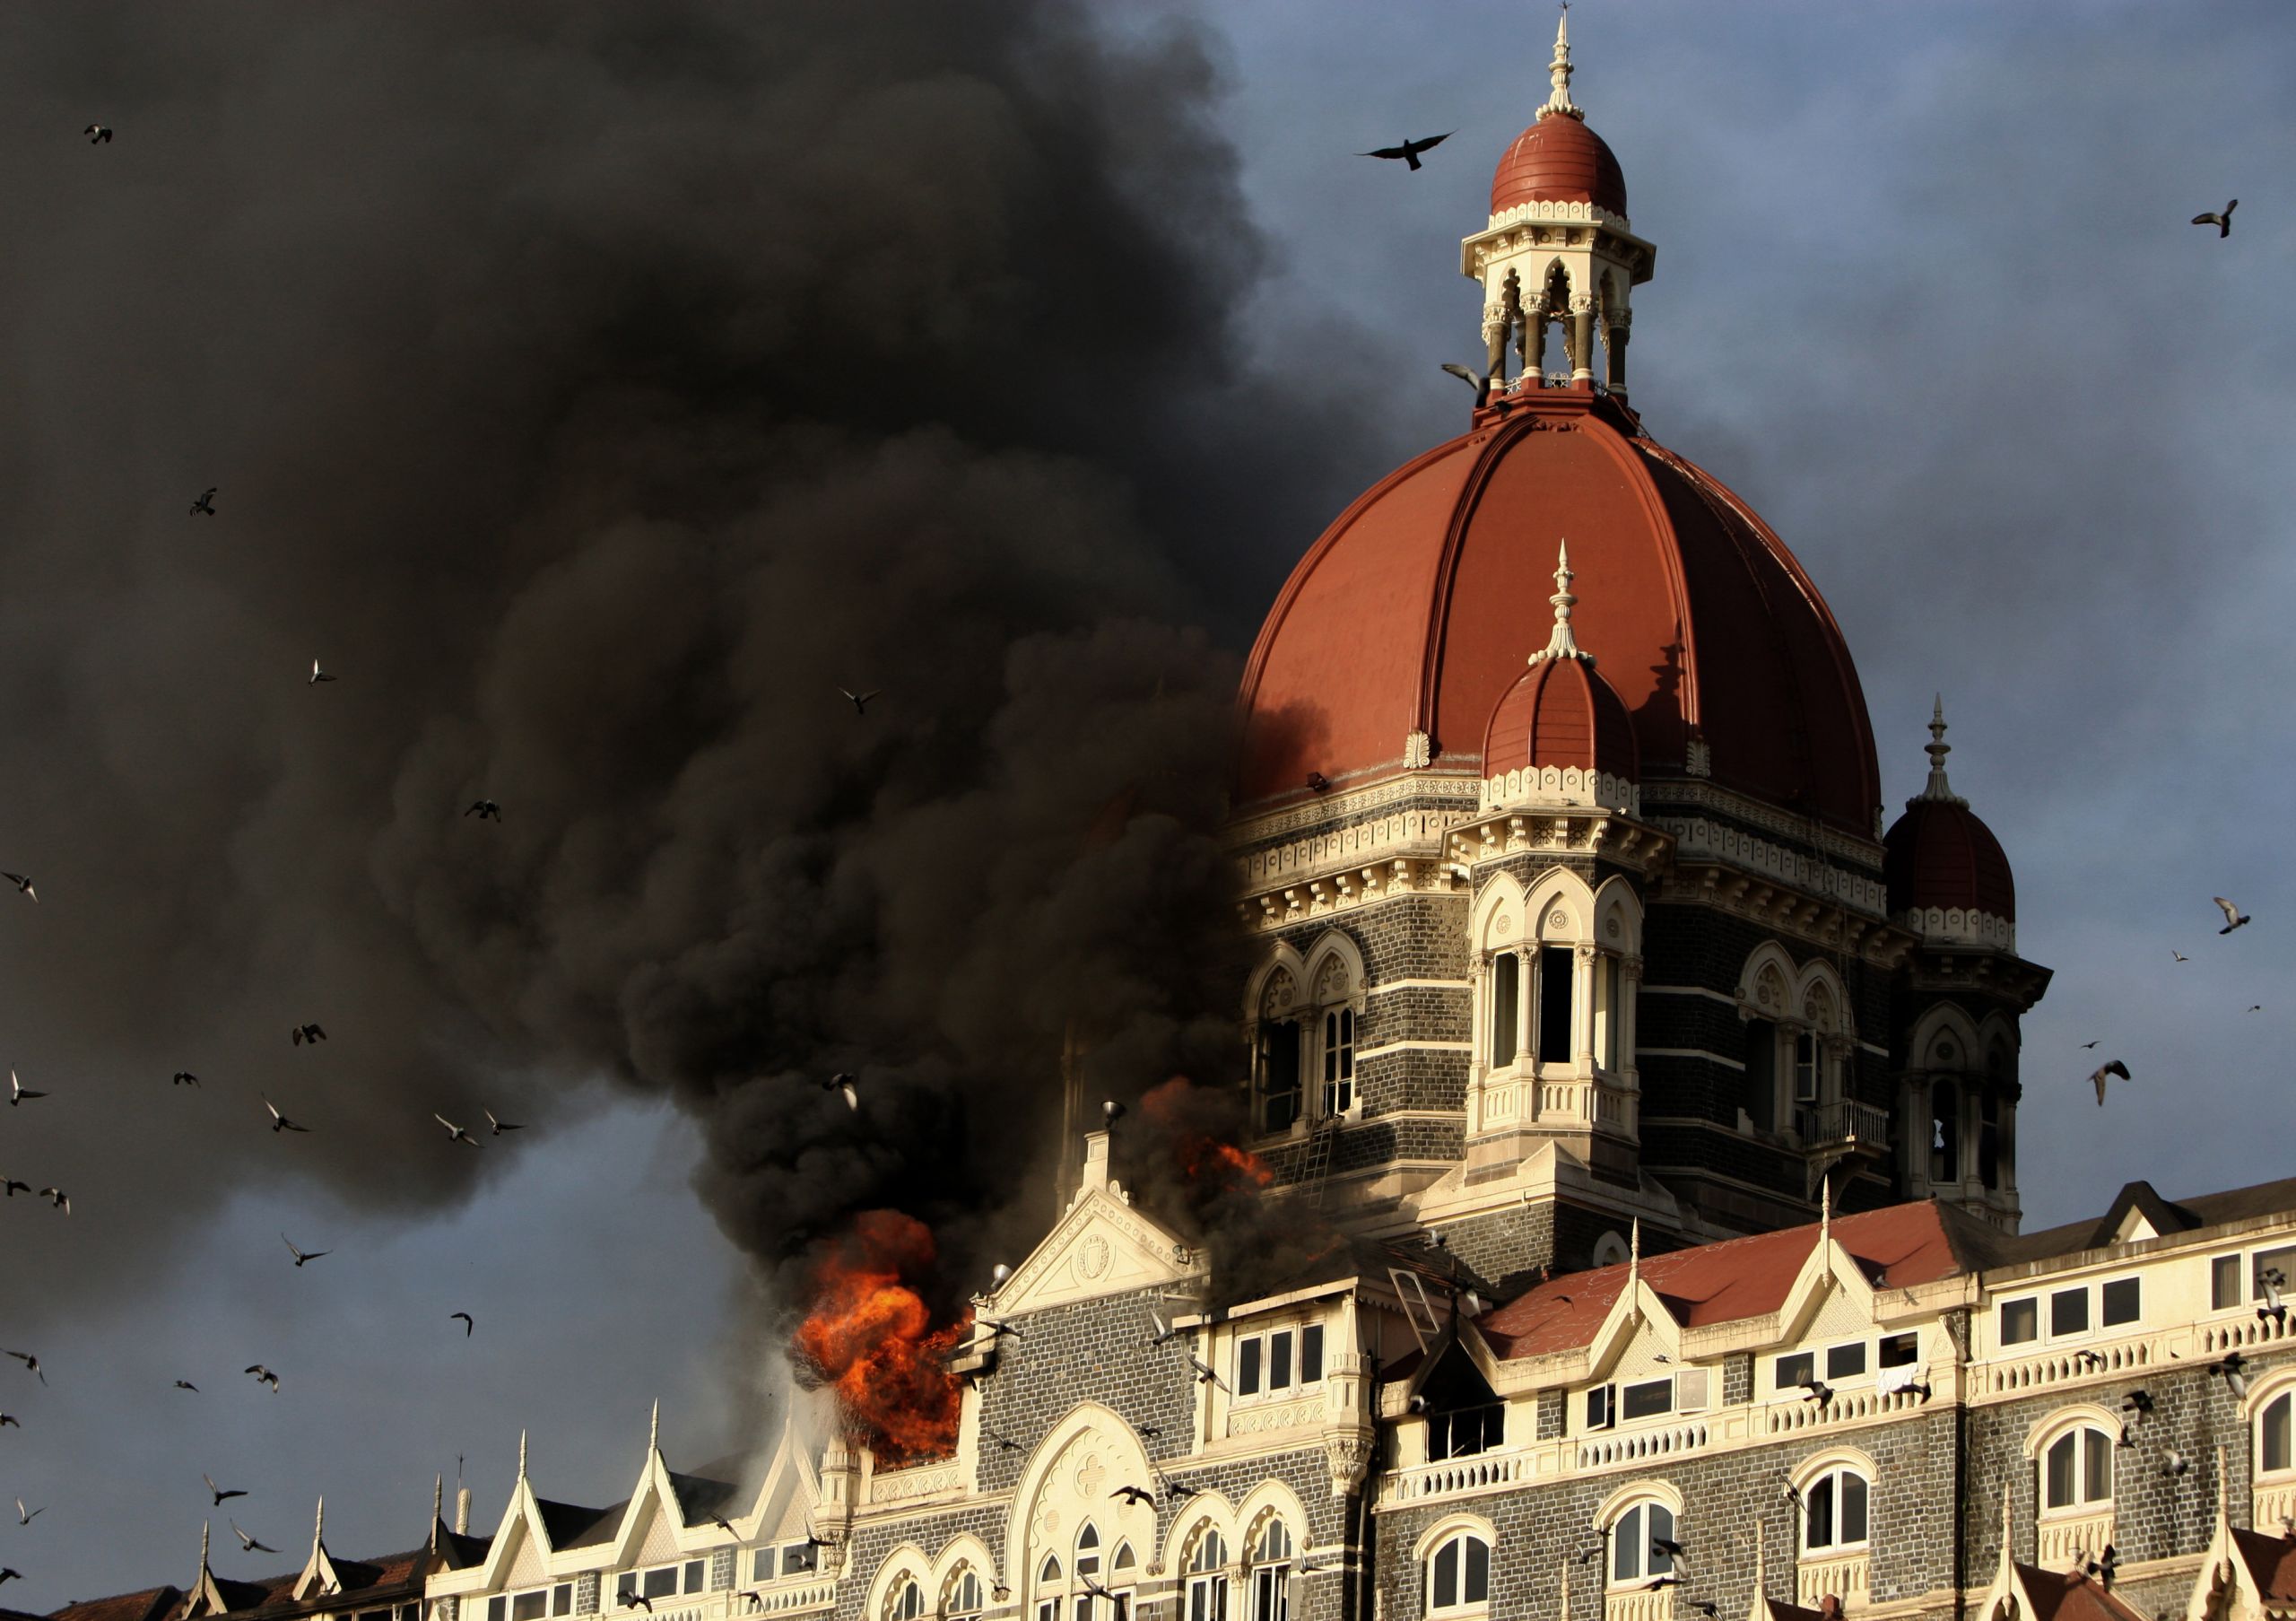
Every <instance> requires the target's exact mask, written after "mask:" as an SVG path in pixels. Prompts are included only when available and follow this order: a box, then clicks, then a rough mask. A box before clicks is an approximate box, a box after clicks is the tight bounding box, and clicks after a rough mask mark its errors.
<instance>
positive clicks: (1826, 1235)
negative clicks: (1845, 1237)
mask: <svg viewBox="0 0 2296 1621" xmlns="http://www.w3.org/2000/svg"><path fill="white" fill-rule="evenodd" d="M1832 1240H1833V1172H1831V1171H1829V1172H1826V1174H1825V1175H1823V1176H1822V1177H1820V1178H1819V1179H1818V1242H1820V1243H1821V1244H1824V1243H1831V1242H1832Z"/></svg>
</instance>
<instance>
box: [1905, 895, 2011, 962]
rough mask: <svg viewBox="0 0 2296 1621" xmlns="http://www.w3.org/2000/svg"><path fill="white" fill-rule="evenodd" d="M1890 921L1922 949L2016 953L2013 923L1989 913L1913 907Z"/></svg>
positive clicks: (1933, 907)
mask: <svg viewBox="0 0 2296 1621" xmlns="http://www.w3.org/2000/svg"><path fill="white" fill-rule="evenodd" d="M1890 921H1891V922H1892V923H1895V924H1896V925H1897V926H1898V927H1899V928H1909V929H1911V930H1912V931H1913V932H1914V933H1915V934H1918V935H1919V936H1920V937H1921V941H1922V944H1923V945H1925V946H1984V947H1986V948H1987V949H1988V950H1991V951H2008V952H2013V951H2015V950H2016V949H2017V925H2016V922H2015V920H2014V919H2010V918H2003V917H1996V915H1995V914H1994V913H1992V912H1989V911H1976V910H1974V909H1972V910H1970V911H1962V910H1961V908H1959V907H1944V906H1916V907H1909V908H1908V909H1907V910H1906V911H1901V912H1899V913H1897V914H1896V915H1895V916H1893V917H1892V918H1891V919H1890Z"/></svg>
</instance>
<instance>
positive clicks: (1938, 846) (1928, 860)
mask: <svg viewBox="0 0 2296 1621" xmlns="http://www.w3.org/2000/svg"><path fill="white" fill-rule="evenodd" d="M1926 752H1927V754H1928V755H1929V781H1928V783H1927V785H1926V786H1925V787H1924V788H1923V789H1922V790H1921V792H1919V793H1918V794H1916V795H1915V796H1914V797H1912V798H1910V799H1909V800H1907V801H1906V802H1905V815H1901V816H1900V817H1899V818H1898V819H1897V821H1896V823H1895V824H1892V826H1891V828H1890V831H1889V832H1888V834H1887V835H1886V836H1885V837H1884V839H1883V845H1884V847H1885V849H1886V850H1887V858H1886V860H1885V862H1884V864H1883V883H1884V884H1885V885H1886V886H1887V888H1888V891H1889V907H1890V916H1891V918H1892V919H1893V920H1894V921H1896V922H1899V923H1901V924H1902V925H1904V926H1905V927H1906V928H1909V929H1911V930H1913V932H1914V933H1916V934H1918V935H1920V936H1921V937H1923V938H1924V939H1925V940H1932V941H1939V942H1950V941H1961V942H1965V943H1967V944H1970V945H1984V946H2000V947H2001V948H2003V949H2004V950H2010V951H2013V950H2015V949H2016V945H2017V928H2016V924H2017V885H2016V880H2015V879H2014V878H2013V876H2011V874H2010V871H2009V858H2008V857H2007V856H2005V855H2004V854H2003V853H2002V850H2001V841H1999V840H1998V839H1996V838H1995V837H1994V836H1993V830H1992V829H1991V828H1989V827H1987V826H1986V824H1984V822H1983V821H1981V820H1980V819H1979V816H1978V815H1977V813H1976V812H1975V811H1972V810H1971V809H1970V802H1969V801H1968V800H1966V799H1964V798H1962V797H1961V796H1960V795H1959V794H1956V793H1955V792H1954V791H1953V789H1952V783H1950V782H1949V781H1947V780H1946V777H1945V756H1946V755H1947V754H1951V753H1952V745H1951V744H1949V743H1947V742H1946V741H1945V702H1944V698H1943V697H1940V698H1939V699H1938V700H1937V703H1936V707H1935V709H1934V710H1932V711H1931V715H1930V721H1929V743H1928V745H1927V751H1926Z"/></svg>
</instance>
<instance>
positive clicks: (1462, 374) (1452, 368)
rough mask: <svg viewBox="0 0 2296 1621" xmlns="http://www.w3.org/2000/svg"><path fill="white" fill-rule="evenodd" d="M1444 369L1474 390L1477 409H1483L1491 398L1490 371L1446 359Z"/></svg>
mask: <svg viewBox="0 0 2296 1621" xmlns="http://www.w3.org/2000/svg"><path fill="white" fill-rule="evenodd" d="M1443 370H1446V371H1448V372H1449V373H1450V374H1451V375H1452V376H1453V377H1456V378H1457V379H1459V380H1460V381H1461V382H1463V383H1465V385H1466V386H1467V387H1468V388H1472V389H1474V403H1475V408H1476V409H1477V410H1481V409H1482V408H1483V405H1485V404H1486V403H1487V402H1488V401H1489V400H1490V398H1491V374H1490V373H1489V372H1487V371H1477V370H1474V368H1473V367H1470V366H1462V365H1460V364H1459V363H1458V362H1457V361H1445V362H1443Z"/></svg>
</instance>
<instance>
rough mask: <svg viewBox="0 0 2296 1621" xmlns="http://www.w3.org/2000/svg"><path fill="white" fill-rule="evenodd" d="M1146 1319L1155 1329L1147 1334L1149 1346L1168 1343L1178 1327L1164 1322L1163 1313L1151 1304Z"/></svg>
mask: <svg viewBox="0 0 2296 1621" xmlns="http://www.w3.org/2000/svg"><path fill="white" fill-rule="evenodd" d="M1148 1321H1149V1324H1150V1325H1151V1327H1152V1328H1153V1329H1154V1330H1155V1331H1154V1332H1153V1333H1152V1334H1150V1335H1149V1336H1148V1343H1149V1345H1150V1346H1161V1345H1167V1344H1169V1343H1170V1341H1171V1339H1172V1338H1173V1336H1175V1335H1177V1334H1178V1332H1179V1330H1178V1329H1175V1328H1174V1327H1172V1325H1171V1324H1170V1323H1168V1322H1166V1321H1165V1320H1164V1314H1163V1313H1162V1312H1159V1311H1157V1310H1156V1308H1155V1307H1153V1306H1151V1307H1149V1308H1148Z"/></svg>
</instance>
